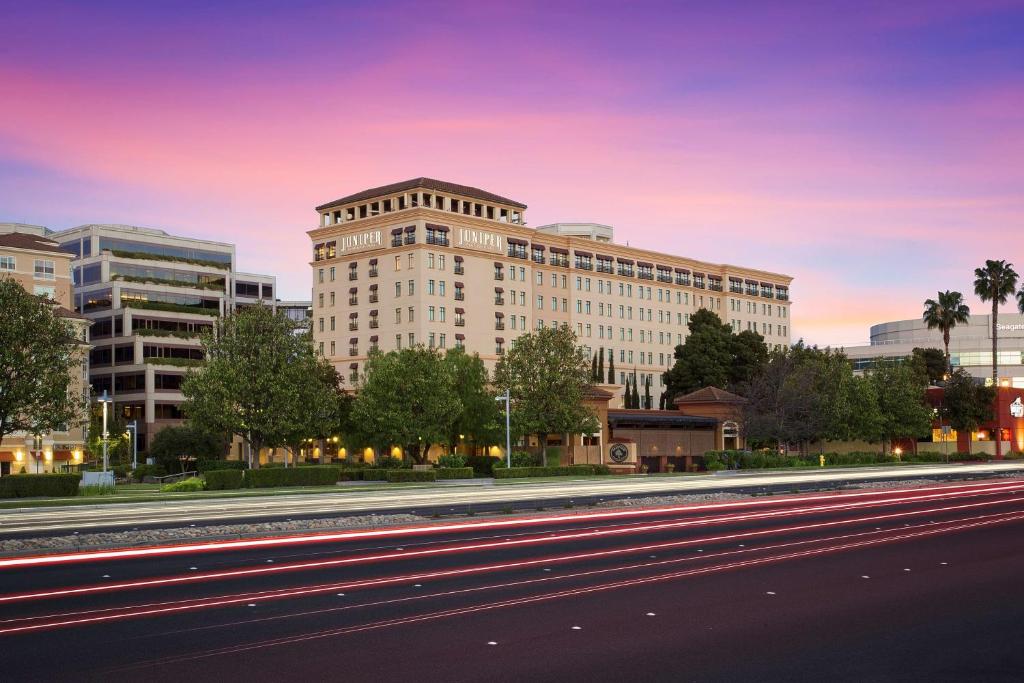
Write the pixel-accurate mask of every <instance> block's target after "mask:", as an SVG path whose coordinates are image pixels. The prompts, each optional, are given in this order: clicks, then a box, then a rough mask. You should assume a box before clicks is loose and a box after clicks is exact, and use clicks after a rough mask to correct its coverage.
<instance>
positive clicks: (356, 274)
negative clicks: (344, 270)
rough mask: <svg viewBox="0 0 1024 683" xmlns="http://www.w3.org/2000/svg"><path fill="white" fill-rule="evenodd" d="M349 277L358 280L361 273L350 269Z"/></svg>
mask: <svg viewBox="0 0 1024 683" xmlns="http://www.w3.org/2000/svg"><path fill="white" fill-rule="evenodd" d="M348 279H349V280H358V279H359V273H357V272H356V271H354V270H350V271H348Z"/></svg>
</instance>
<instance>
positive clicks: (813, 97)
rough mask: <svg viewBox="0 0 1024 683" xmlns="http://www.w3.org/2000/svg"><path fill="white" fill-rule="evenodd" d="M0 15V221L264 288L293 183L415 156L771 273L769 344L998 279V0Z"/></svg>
mask: <svg viewBox="0 0 1024 683" xmlns="http://www.w3.org/2000/svg"><path fill="white" fill-rule="evenodd" d="M0 16H2V17H3V24H4V38H3V40H2V41H0V93H2V97H0V221H2V220H8V221H20V222H28V223H36V224H42V225H47V226H49V227H51V228H53V229H62V228H66V227H70V226H73V225H78V224H82V223H91V222H110V223H129V224H135V225H145V226H151V227H159V228H164V229H166V230H168V231H171V232H174V233H178V234H183V235H189V236H195V237H203V238H208V239H216V240H223V241H229V242H234V243H236V244H237V245H238V254H239V267H240V268H241V269H243V270H249V271H257V272H270V273H274V274H276V275H277V276H278V281H279V285H280V287H279V289H280V293H281V295H282V296H283V297H285V298H308V296H309V288H310V273H309V267H308V265H307V261H308V258H309V253H310V250H309V242H308V239H307V237H306V234H305V231H306V230H308V229H310V228H312V227H314V226H315V224H316V213H315V212H314V211H313V207H314V206H315V205H317V204H319V203H323V202H325V201H328V200H331V199H335V198H337V197H340V196H342V195H345V194H348V193H351V192H354V191H357V190H360V189H364V188H367V187H372V186H375V185H381V184H385V183H388V182H393V181H397V180H403V179H406V178H412V177H417V176H421V175H425V176H432V177H438V178H443V179H447V180H452V181H454V182H460V183H465V184H470V185H476V186H479V187H483V188H486V189H488V190H491V191H493V192H496V193H498V194H502V195H505V196H508V197H512V198H514V199H518V200H520V201H522V202H524V203H526V204H528V205H529V209H528V211H527V218H528V220H529V222H530V224H531V225H535V226H536V225H541V224H544V223H550V222H556V221H595V222H600V223H607V224H610V225H613V226H615V228H616V235H617V238H618V240H619V241H622V242H625V241H627V240H628V241H629V243H630V244H631V245H633V246H639V247H645V248H650V249H655V250H660V251H666V252H670V253H678V254H683V255H687V256H692V257H695V258H700V259H706V260H710V261H714V262H727V263H736V264H742V265H748V266H753V267H758V268H764V269H766V270H774V271H777V272H784V273H787V274H790V275H793V276H794V277H795V278H796V280H795V282H794V284H793V288H792V294H793V299H794V304H793V325H792V332H793V336H794V340H795V339H796V338H797V337H804V338H805V339H807V340H808V341H810V342H812V343H818V344H822V345H824V344H833V345H836V344H846V345H849V344H854V343H858V342H862V341H864V340H866V339H867V335H868V327H869V325H871V324H872V323H877V322H882V321H886V320H892V319H901V318H910V317H916V316H917V315H919V313H920V310H921V306H922V301H923V300H924V299H925V298H927V297H930V296H934V294H935V291H936V290H937V289H940V288H942V289H946V288H951V289H958V290H960V291H963V292H964V293H965V294H969V293H970V290H971V281H972V273H973V269H974V267H975V266H977V265H980V264H981V263H982V262H983V261H984V259H986V258H1000V259H1008V260H1010V261H1011V262H1014V263H1016V264H1017V266H1018V270H1019V271H1021V272H1024V252H1022V249H1021V247H1022V246H1024V40H1022V38H1021V36H1022V35H1024V2H1021V1H1019V0H1018V1H1000V0H967V1H964V2H942V1H941V0H933V1H930V2H913V1H910V2H898V3H893V2H888V1H878V2H871V1H850V2H615V3H613V2H578V3H571V2H569V3H567V2H559V1H558V0H549V1H546V2H516V3H498V2H466V1H464V0H463V1H457V2H429V1H409V2H387V1H384V0H381V1H376V2H348V3H343V2H318V1H301V2H295V1H292V2H287V1H281V2H263V1H259V0H255V1H249V2H213V1H206V2H192V1H175V2H162V1H153V2H149V1H147V2H134V1H132V2H127V1H125V2H106V1H103V0H99V1H96V2H51V1H49V0H36V1H33V2H24V1H13V0H0ZM968 299H969V301H970V303H971V304H972V309H973V310H974V311H975V312H977V313H984V312H985V307H983V306H982V305H981V304H980V303H979V302H978V301H977V300H976V298H975V297H974V296H973V294H970V295H969V296H968ZM1008 310H1009V309H1008Z"/></svg>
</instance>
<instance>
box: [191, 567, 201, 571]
mask: <svg viewBox="0 0 1024 683" xmlns="http://www.w3.org/2000/svg"><path fill="white" fill-rule="evenodd" d="M189 569H190V570H191V571H195V570H197V569H199V567H189Z"/></svg>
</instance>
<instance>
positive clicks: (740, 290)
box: [729, 285, 743, 294]
mask: <svg viewBox="0 0 1024 683" xmlns="http://www.w3.org/2000/svg"><path fill="white" fill-rule="evenodd" d="M729 291H730V292H732V293H733V294H742V293H743V287H737V286H736V285H729Z"/></svg>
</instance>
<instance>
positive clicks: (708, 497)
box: [595, 493, 752, 508]
mask: <svg viewBox="0 0 1024 683" xmlns="http://www.w3.org/2000/svg"><path fill="white" fill-rule="evenodd" d="M751 497H752V496H749V495H746V494H742V493H688V494H686V495H681V496H648V497H646V498H621V499H618V500H606V501H602V502H600V503H598V504H597V505H595V507H599V508H628V507H651V506H657V505H679V504H687V503H720V502H723V501H729V500H746V499H747V498H751Z"/></svg>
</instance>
